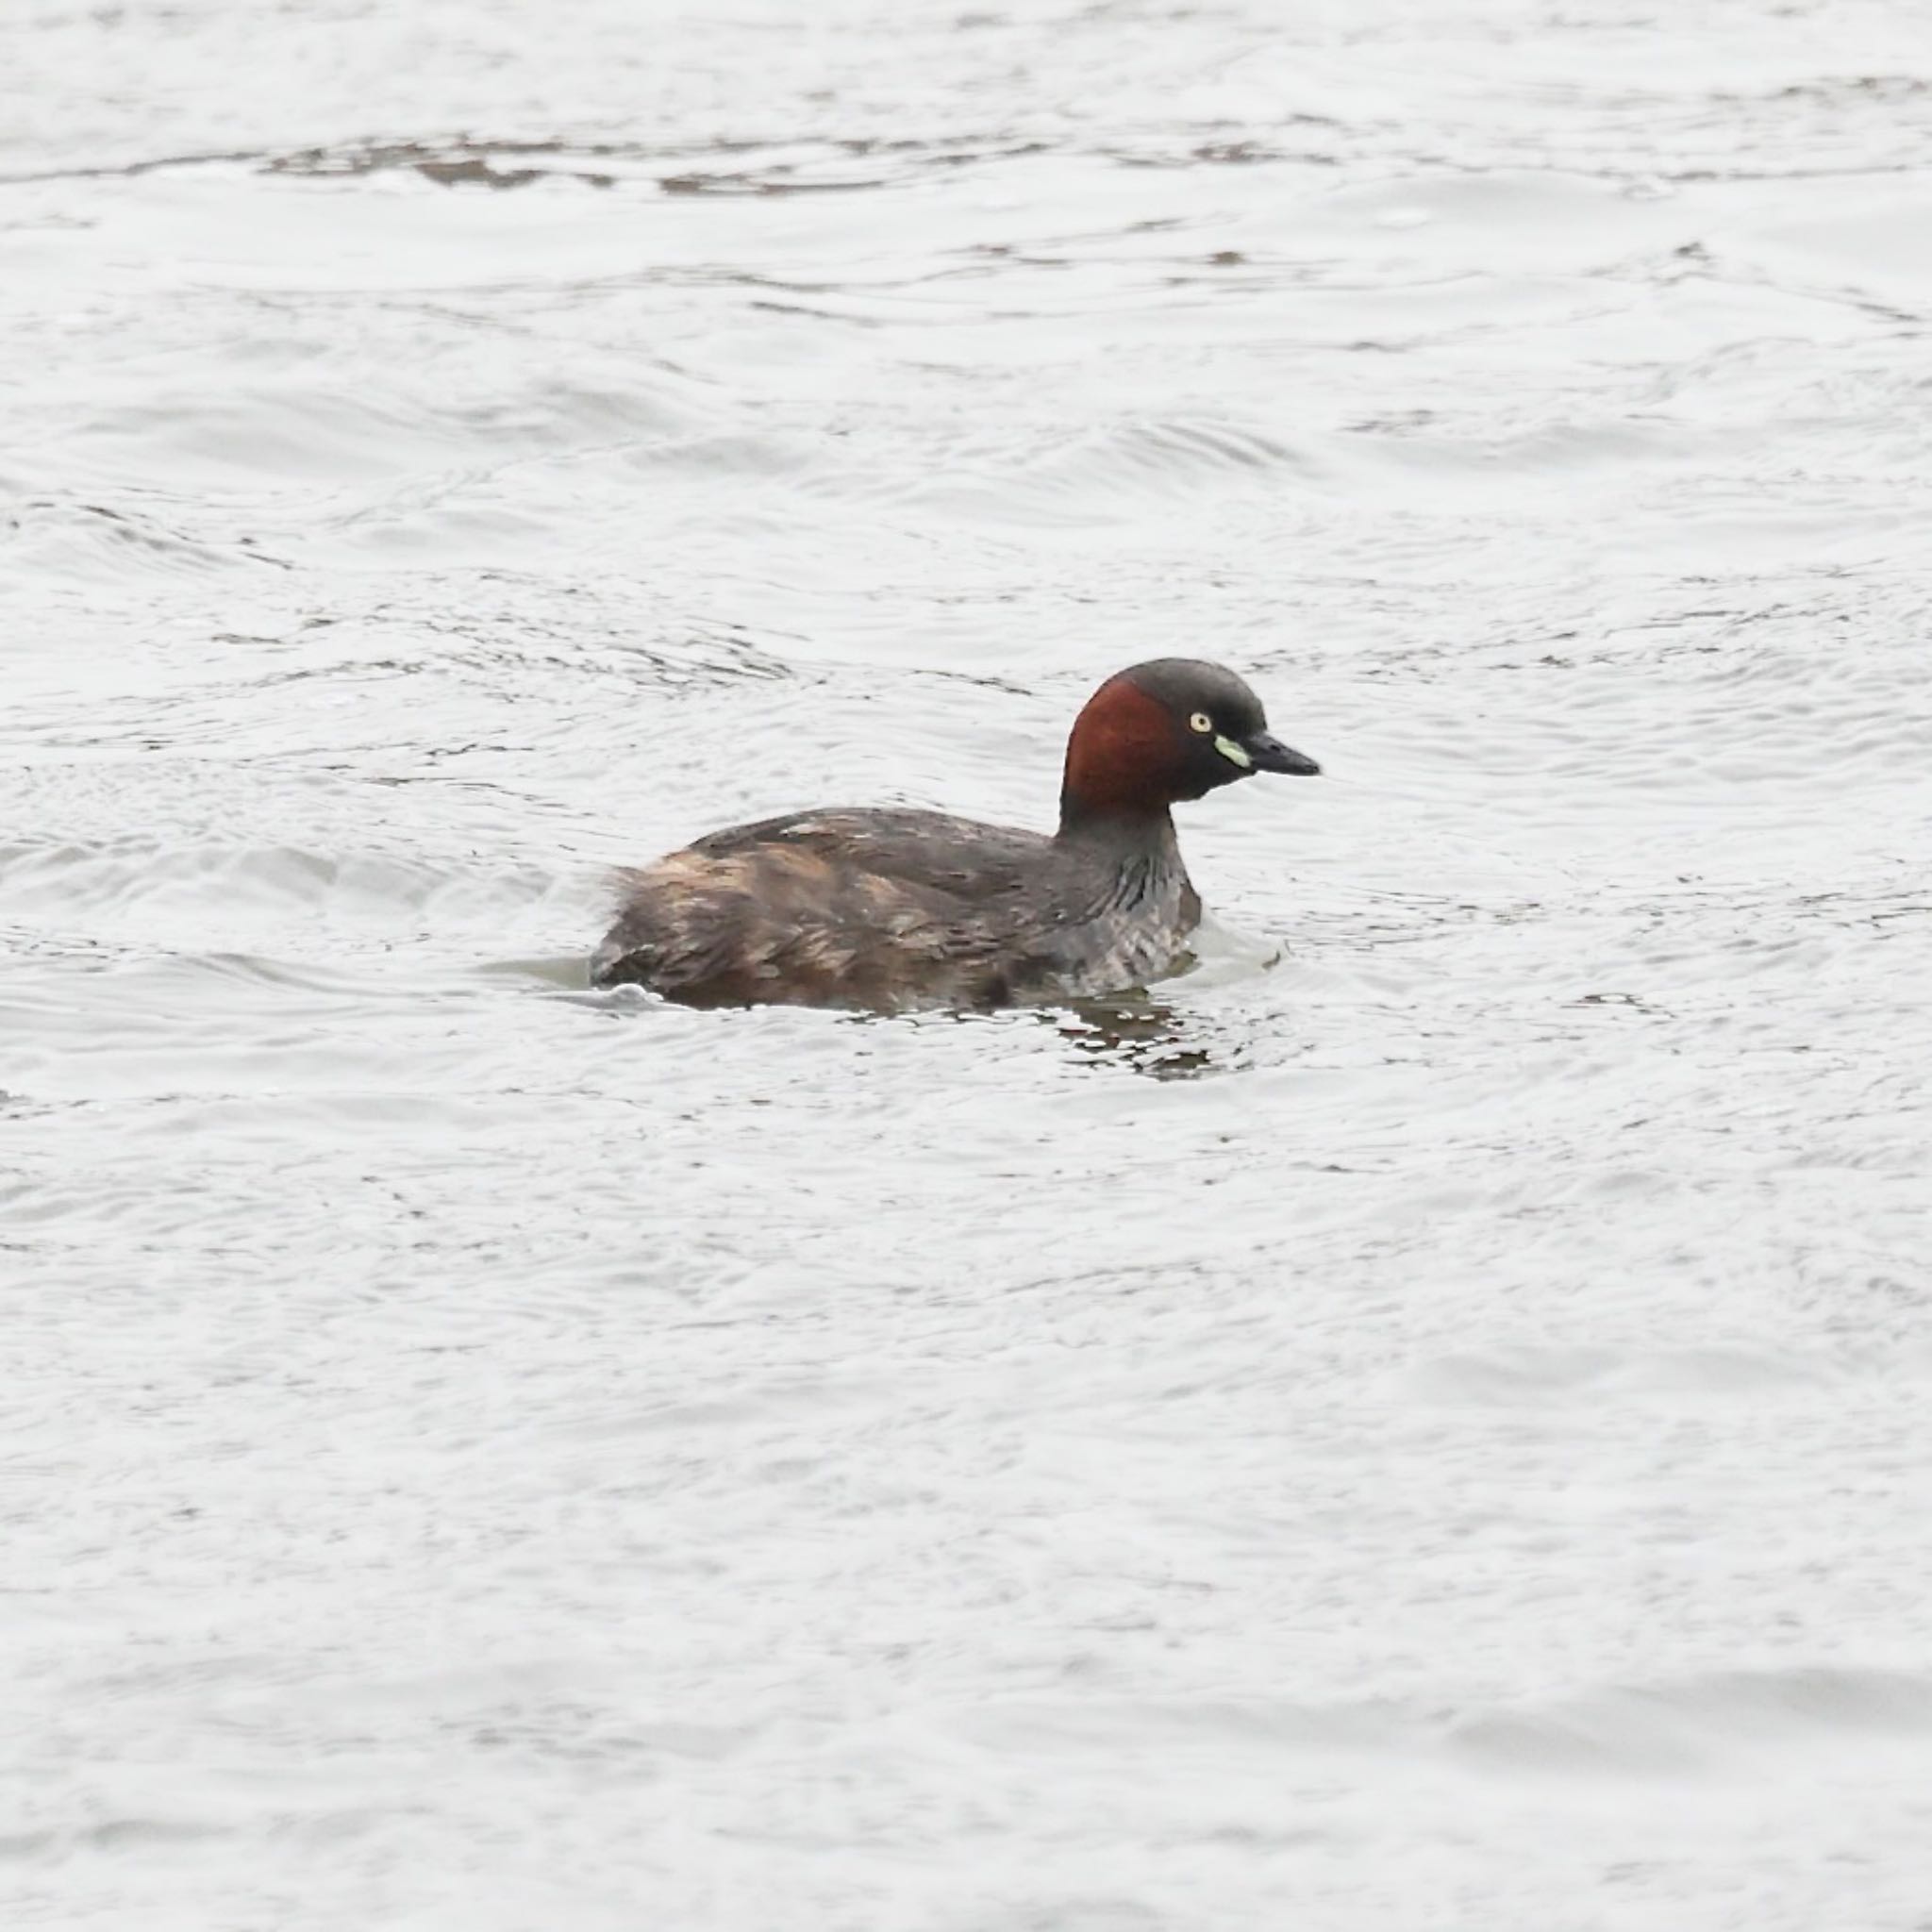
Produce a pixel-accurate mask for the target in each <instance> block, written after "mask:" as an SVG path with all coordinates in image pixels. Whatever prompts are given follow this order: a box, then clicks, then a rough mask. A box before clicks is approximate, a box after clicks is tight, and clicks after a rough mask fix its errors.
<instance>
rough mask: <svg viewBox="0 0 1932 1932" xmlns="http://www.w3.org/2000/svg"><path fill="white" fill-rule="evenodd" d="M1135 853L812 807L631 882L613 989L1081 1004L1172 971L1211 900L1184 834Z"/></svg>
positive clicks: (824, 999)
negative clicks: (1192, 878) (1191, 875)
mask: <svg viewBox="0 0 1932 1932" xmlns="http://www.w3.org/2000/svg"><path fill="white" fill-rule="evenodd" d="M1161 827H1162V834H1161V835H1160V836H1157V837H1155V838H1154V839H1153V840H1152V841H1150V842H1148V843H1147V844H1146V845H1145V847H1144V848H1143V847H1142V846H1141V845H1140V844H1139V843H1138V842H1137V843H1136V845H1135V847H1134V849H1133V850H1132V851H1131V852H1130V853H1128V854H1126V855H1123V853H1122V851H1121V849H1120V846H1119V844H1118V842H1117V841H1113V840H1110V839H1108V838H1106V837H1104V836H1095V837H1091V838H1078V837H1074V838H1068V837H1062V838H1058V839H1050V838H1047V837H1044V836H1043V835H1041V833H1038V832H1027V831H1021V830H1017V829H1015V828H1012V827H1009V826H1003V825H982V824H974V822H972V821H970V820H966V819H958V818H952V817H948V816H947V815H946V814H944V813H941V812H925V811H858V810H838V811H813V812H801V813H797V814H795V815H793V816H791V817H787V818H777V819H768V820H764V821H762V822H761V823H759V824H751V825H741V826H738V827H735V828H734V829H732V830H730V831H726V832H718V833H714V834H713V835H712V836H711V837H709V838H707V839H701V840H699V841H697V843H696V844H694V845H691V846H689V847H687V848H686V849H685V850H683V851H681V852H674V853H672V854H670V855H669V856H668V857H667V858H660V859H659V860H658V862H657V863H656V864H655V865H651V866H647V867H645V868H643V869H642V870H641V871H639V872H635V873H630V874H626V875H625V907H624V911H623V914H622V916H621V917H620V918H619V919H618V921H617V924H615V925H614V926H613V927H612V928H611V930H610V932H609V934H608V936H607V937H606V939H605V941H604V943H603V944H602V945H601V946H600V947H599V948H598V950H597V954H596V957H595V958H594V959H593V960H592V962H591V976H592V978H593V979H594V980H595V981H596V983H597V984H598V985H600V986H619V985H624V984H626V983H630V982H636V983H638V984H641V985H643V986H648V987H650V988H652V989H653V990H654V991H658V992H660V993H663V994H664V995H666V996H667V997H668V998H671V999H675V1000H679V1001H681V1002H683V1003H684V1004H685V1005H688V1006H700V1007H723V1006H746V1005H751V1004H755V1003H756V1004H765V1003H776V1004H789V1005H797V1006H832V1007H855V1008H872V1009H874V1010H880V1011H891V1010H903V1009H905V1008H912V1007H924V1006H953V1007H1003V1006H1012V1005H1021V1004H1025V1003H1027V1002H1031V1001H1040V1000H1048V999H1058V998H1080V997H1083V996H1085V995H1088V994H1091V993H1096V992H1106V991H1117V990H1118V989H1120V988H1122V987H1126V986H1138V985H1142V984H1144V983H1145V982H1146V981H1148V980H1150V979H1156V978H1159V977H1162V976H1164V975H1166V974H1171V973H1172V972H1174V970H1175V969H1176V967H1177V966H1178V965H1180V964H1181V963H1182V961H1183V960H1184V958H1185V957H1186V942H1187V936H1188V934H1189V933H1190V932H1191V931H1192V930H1193V928H1194V926H1195V925H1196V924H1198V923H1199V920H1200V916H1201V902H1200V899H1199V898H1198V896H1197V895H1196V894H1195V892H1194V890H1193V888H1192V886H1191V885H1190V883H1189V882H1188V876H1187V872H1186V869H1185V867H1184V866H1183V865H1182V863H1181V857H1180V849H1179V846H1178V844H1177V842H1176V841H1175V840H1174V827H1173V824H1172V823H1171V822H1169V821H1167V820H1166V819H1165V817H1164V815H1163V818H1162V820H1161Z"/></svg>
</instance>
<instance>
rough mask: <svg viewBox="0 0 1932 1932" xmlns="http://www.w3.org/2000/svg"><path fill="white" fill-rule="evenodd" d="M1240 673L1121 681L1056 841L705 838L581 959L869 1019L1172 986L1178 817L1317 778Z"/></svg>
mask: <svg viewBox="0 0 1932 1932" xmlns="http://www.w3.org/2000/svg"><path fill="white" fill-rule="evenodd" d="M1321 769H1322V768H1321V767H1320V766H1319V765H1318V764H1316V762H1315V761H1314V759H1313V758H1304V757H1303V756H1302V754H1301V753H1300V752H1298V751H1291V750H1290V749H1289V748H1288V746H1287V745H1285V744H1283V743H1281V742H1280V741H1279V740H1277V739H1275V738H1273V737H1271V736H1270V735H1269V732H1268V725H1267V720H1266V718H1264V717H1263V715H1262V712H1261V706H1260V701H1259V700H1258V699H1257V697H1256V696H1255V694H1254V692H1253V691H1250V690H1249V689H1248V687H1247V686H1246V685H1245V684H1243V683H1242V682H1241V679H1240V678H1239V677H1237V676H1236V675H1234V673H1233V672H1231V671H1227V670H1224V669H1223V668H1222V666H1220V665H1219V664H1205V663H1202V662H1200V661H1198V660H1197V659H1194V658H1158V659H1156V660H1155V661H1154V662H1152V663H1148V664H1136V665H1134V666H1133V667H1132V668H1131V669H1129V670H1126V671H1123V672H1121V673H1119V674H1118V675H1115V676H1113V677H1110V678H1108V681H1107V682H1106V683H1105V684H1103V685H1102V686H1101V687H1100V689H1099V690H1098V691H1095V692H1094V694H1093V695H1092V697H1091V698H1090V699H1089V700H1088V702H1087V706H1086V708H1085V709H1084V710H1082V711H1081V713H1080V715H1079V717H1078V718H1077V719H1075V720H1074V730H1073V735H1072V737H1070V738H1069V739H1068V741H1067V763H1066V775H1065V778H1064V780H1063V782H1062V784H1061V787H1060V824H1059V830H1058V832H1056V833H1055V834H1054V835H1053V837H1051V838H1047V837H1045V836H1043V835H1042V834H1041V833H1039V832H1023V831H1019V830H1017V829H1014V828H1012V827H1009V826H1006V825H987V824H978V823H977V822H975V821H974V820H972V819H959V818H953V817H950V816H949V815H947V814H946V813H943V812H936V811H851V810H843V809H841V810H833V811H808V812H796V813H793V814H791V816H789V817H786V818H776V819H763V820H760V821H759V822H758V824H752V825H737V826H734V827H733V828H732V829H731V830H729V831H724V832H713V833H711V834H710V835H709V837H708V838H704V839H700V840H698V841H697V842H696V843H695V844H692V845H688V846H686V847H685V848H684V850H683V851H681V852H673V853H671V854H669V855H668V856H667V857H665V858H660V859H658V861H657V863H656V864H655V865H650V866H646V867H645V868H644V869H643V870H642V871H640V872H633V873H628V874H625V896H624V908H623V911H622V914H621V916H620V917H619V919H618V921H617V924H615V925H613V926H612V927H611V928H610V930H609V932H608V934H607V935H606V936H605V939H604V942H603V944H602V945H600V946H599V947H598V948H597V952H596V955H595V957H594V958H592V960H591V981H592V983H593V984H595V985H597V986H621V985H625V984H627V983H632V982H634V983H636V984H638V985H641V986H646V987H649V988H650V989H651V990H652V991H654V992H659V993H662V994H663V995H664V996H665V997H666V998H667V999H673V1000H677V1001H681V1002H682V1003H683V1004H684V1005H686V1006H692V1007H735V1006H752V1005H766V1004H772V1005H790V1006H808V1007H855V1008H870V1009H873V1010H878V1011H894V1010H903V1009H905V1008H912V1007H1006V1006H1016V1005H1025V1004H1031V1003H1038V1002H1048V1001H1055V1000H1065V999H1082V998H1090V997H1092V996H1094V995H1096V994H1102V993H1111V992H1122V991H1126V990H1127V989H1128V988H1130V987H1139V986H1144V985H1146V984H1147V983H1148V982H1149V981H1150V980H1154V979H1159V978H1161V977H1163V976H1165V975H1166V974H1170V973H1172V972H1174V970H1175V969H1176V968H1177V967H1178V966H1179V965H1180V964H1181V963H1182V961H1183V960H1184V958H1185V957H1186V951H1187V948H1186V941H1187V937H1188V935H1189V934H1190V933H1191V932H1192V931H1193V929H1194V927H1195V926H1196V925H1197V924H1199V923H1200V918H1201V901H1200V898H1199V895H1198V894H1197V893H1196V892H1195V891H1194V889H1193V887H1192V885H1191V884H1190V883H1189V880H1188V873H1187V868H1186V866H1185V865H1183V864H1182V862H1181V853H1180V845H1179V843H1178V841H1176V840H1175V838H1174V820H1173V819H1172V818H1171V817H1170V816H1169V814H1168V808H1169V807H1170V806H1171V805H1173V804H1174V802H1175V801H1176V800H1179V799H1189V798H1199V797H1201V796H1202V795H1203V794H1204V793H1206V792H1208V791H1213V790H1214V789H1215V788H1216V787H1217V786H1221V785H1230V784H1232V783H1233V782H1234V781H1235V780H1236V779H1237V778H1246V777H1248V776H1250V775H1252V774H1254V773H1256V772H1287V773H1290V774H1293V775H1295V776H1297V777H1312V776H1314V775H1315V774H1317V773H1319V772H1320V771H1321Z"/></svg>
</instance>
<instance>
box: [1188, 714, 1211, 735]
mask: <svg viewBox="0 0 1932 1932" xmlns="http://www.w3.org/2000/svg"><path fill="white" fill-rule="evenodd" d="M1188 723H1189V724H1190V725H1191V727H1192V728H1193V729H1194V730H1196V731H1200V732H1204V733H1205V732H1208V731H1212V730H1213V729H1214V720H1213V719H1212V718H1210V717H1209V716H1208V713H1207V712H1206V711H1196V712H1195V713H1194V715H1193V716H1192V717H1191V718H1190V719H1189V720H1188Z"/></svg>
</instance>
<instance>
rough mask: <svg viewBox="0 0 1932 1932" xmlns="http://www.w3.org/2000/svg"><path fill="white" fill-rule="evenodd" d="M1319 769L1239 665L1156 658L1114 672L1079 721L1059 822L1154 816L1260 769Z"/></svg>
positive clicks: (1303, 773) (1306, 772)
mask: <svg viewBox="0 0 1932 1932" xmlns="http://www.w3.org/2000/svg"><path fill="white" fill-rule="evenodd" d="M1321 769H1322V768H1321V766H1320V765H1318V764H1317V763H1316V762H1315V761H1314V759H1313V758H1306V757H1304V756H1303V755H1302V753H1300V752H1298V751H1291V750H1290V749H1289V747H1288V746H1287V745H1285V744H1283V743H1282V742H1281V741H1280V740H1279V739H1278V738H1275V737H1274V736H1273V735H1272V734H1271V733H1270V731H1269V729H1268V720H1267V717H1266V715H1265V714H1264V713H1263V712H1262V709H1261V701H1260V699H1259V698H1257V696H1256V695H1255V693H1254V692H1253V691H1250V690H1249V689H1248V687H1247V686H1246V685H1245V684H1243V683H1242V682H1241V679H1240V678H1239V677H1237V676H1236V675H1234V673H1233V672H1232V671H1229V670H1227V669H1226V668H1225V667H1224V666H1223V665H1220V664H1208V663H1204V662H1203V661H1202V660H1201V659H1200V658H1155V659H1153V661H1152V662H1150V663H1146V664H1135V665H1132V666H1130V667H1129V668H1128V669H1127V670H1125V671H1122V672H1117V673H1116V674H1115V675H1113V676H1112V677H1109V678H1108V680H1107V682H1106V683H1105V684H1103V685H1102V686H1101V687H1100V689H1099V690H1098V691H1095V692H1094V693H1093V695H1092V696H1091V698H1089V699H1088V700H1087V705H1086V708H1085V709H1084V710H1082V711H1081V713H1080V715H1079V716H1078V717H1077V718H1076V719H1074V733H1073V736H1072V737H1071V738H1069V739H1068V740H1067V770H1066V778H1065V781H1064V782H1063V783H1062V785H1061V787H1060V824H1061V825H1062V827H1065V826H1067V825H1070V824H1077V823H1079V822H1080V821H1081V820H1083V819H1091V818H1104V817H1128V818H1132V817H1151V816H1156V815H1158V814H1159V813H1161V812H1164V811H1165V810H1166V809H1167V808H1168V807H1169V806H1170V805H1173V804H1174V803H1176V802H1177V801H1179V800H1182V799H1188V798H1199V797H1201V796H1203V795H1204V794H1205V793H1207V792H1209V791H1213V790H1214V789H1215V788H1216V787H1217V786H1220V785H1232V784H1233V783H1234V781H1235V780H1236V779H1237V778H1248V777H1252V776H1253V775H1254V774H1256V773H1257V772H1285V773H1288V774H1291V776H1294V777H1297V778H1312V777H1315V776H1316V775H1317V774H1319V773H1320V772H1321Z"/></svg>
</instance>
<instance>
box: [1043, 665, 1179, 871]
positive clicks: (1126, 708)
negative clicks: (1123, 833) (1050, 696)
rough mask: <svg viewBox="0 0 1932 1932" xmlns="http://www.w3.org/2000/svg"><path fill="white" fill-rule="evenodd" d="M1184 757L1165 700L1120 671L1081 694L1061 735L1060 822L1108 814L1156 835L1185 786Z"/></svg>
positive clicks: (1090, 820) (1069, 825) (1066, 826)
mask: <svg viewBox="0 0 1932 1932" xmlns="http://www.w3.org/2000/svg"><path fill="white" fill-rule="evenodd" d="M1183 763H1184V761H1183V759H1182V758H1181V757H1180V752H1179V747H1177V746H1176V745H1175V743H1174V721H1173V719H1172V718H1171V717H1170V716H1169V714H1168V710H1167V707H1166V706H1164V705H1162V704H1161V703H1160V702H1159V701H1158V699H1155V698H1151V697H1149V696H1148V695H1147V693H1146V692H1145V691H1141V689H1140V687H1139V686H1138V685H1136V684H1134V683H1133V682H1132V681H1131V679H1129V678H1128V677H1126V676H1125V675H1121V676H1118V677H1110V678H1108V681H1107V682H1106V683H1105V684H1103V685H1102V686H1101V687H1100V689H1099V690H1098V691H1095V692H1094V693H1093V695H1092V696H1091V698H1089V699H1088V701H1087V705H1086V708H1084V709H1083V710H1082V711H1081V713H1080V715H1079V716H1078V717H1077V718H1076V719H1074V730H1073V735H1072V736H1071V737H1070V738H1069V739H1068V740H1067V764H1066V773H1065V776H1064V777H1063V779H1062V780H1061V784H1060V830H1061V831H1062V832H1067V831H1071V830H1074V828H1075V827H1077V826H1081V825H1087V824H1096V823H1103V822H1108V821H1113V822H1116V823H1119V824H1122V825H1124V826H1126V827H1138V828H1143V829H1144V830H1145V831H1146V832H1147V833H1148V834H1150V835H1158V831H1159V828H1160V827H1161V826H1162V825H1164V824H1169V823H1171V821H1170V820H1169V819H1168V813H1167V808H1168V807H1169V806H1170V805H1172V804H1173V803H1174V800H1175V799H1176V798H1180V797H1185V796H1186V795H1187V793H1186V791H1185V790H1184V789H1176V787H1177V786H1184V774H1183Z"/></svg>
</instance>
